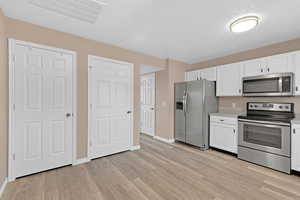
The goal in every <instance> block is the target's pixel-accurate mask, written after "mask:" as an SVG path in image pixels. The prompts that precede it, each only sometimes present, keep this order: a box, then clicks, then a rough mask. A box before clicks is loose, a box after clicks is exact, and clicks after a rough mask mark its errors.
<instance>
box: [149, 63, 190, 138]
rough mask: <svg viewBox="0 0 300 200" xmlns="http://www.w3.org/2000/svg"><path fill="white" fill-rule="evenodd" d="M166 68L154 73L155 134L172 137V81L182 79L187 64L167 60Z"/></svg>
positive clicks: (180, 80)
mask: <svg viewBox="0 0 300 200" xmlns="http://www.w3.org/2000/svg"><path fill="white" fill-rule="evenodd" d="M166 65H167V69H166V70H163V71H159V72H157V73H156V133H155V135H156V136H159V137H162V138H165V139H174V83H176V82H182V81H184V72H185V70H186V68H187V66H188V64H186V63H183V62H180V61H176V60H171V59H169V60H167V63H166Z"/></svg>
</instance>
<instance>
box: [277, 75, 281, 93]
mask: <svg viewBox="0 0 300 200" xmlns="http://www.w3.org/2000/svg"><path fill="white" fill-rule="evenodd" d="M278 81H279V82H278V86H279V92H282V77H280V78H279V80H278Z"/></svg>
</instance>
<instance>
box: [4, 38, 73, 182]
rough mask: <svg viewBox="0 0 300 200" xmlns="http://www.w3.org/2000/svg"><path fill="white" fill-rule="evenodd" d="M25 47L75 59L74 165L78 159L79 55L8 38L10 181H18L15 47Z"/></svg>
mask: <svg viewBox="0 0 300 200" xmlns="http://www.w3.org/2000/svg"><path fill="white" fill-rule="evenodd" d="M17 44H19V45H23V46H30V47H35V48H40V49H43V50H48V51H54V52H57V53H62V54H69V55H71V56H72V58H73V66H72V141H71V145H72V163H71V164H72V165H74V164H76V159H77V155H76V154H77V53H76V52H74V51H70V50H66V49H61V48H55V47H50V46H47V45H41V44H36V43H32V42H26V41H21V40H16V39H13V38H8V60H9V62H8V70H9V124H8V127H9V131H8V181H9V182H11V181H14V180H15V179H16V177H15V174H14V155H13V154H14V150H15V148H14V141H13V138H14V134H15V133H14V126H15V121H14V120H15V113H14V91H15V88H14V80H15V74H14V69H15V55H14V52H15V46H16V45H17Z"/></svg>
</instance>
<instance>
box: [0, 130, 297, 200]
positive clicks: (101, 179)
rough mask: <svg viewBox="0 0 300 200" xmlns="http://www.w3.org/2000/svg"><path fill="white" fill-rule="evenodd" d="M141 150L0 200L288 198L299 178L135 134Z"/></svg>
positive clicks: (39, 177) (28, 183) (34, 179)
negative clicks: (139, 140) (137, 136)
mask: <svg viewBox="0 0 300 200" xmlns="http://www.w3.org/2000/svg"><path fill="white" fill-rule="evenodd" d="M141 147H142V148H141V150H138V151H132V152H125V153H120V154H116V155H112V156H108V157H105V158H100V159H96V160H93V161H92V162H90V163H87V164H83V165H79V166H75V167H72V166H70V167H64V168H60V169H56V170H52V171H47V172H44V173H40V174H36V175H32V176H28V177H25V178H21V179H17V180H16V181H15V182H13V183H9V184H8V186H7V188H6V190H5V192H4V193H3V196H2V198H1V200H96V199H97V200H123V199H124V200H192V199H195V200H196V199H197V200H202V199H203V200H227V199H228V200H235V199H236V200H244V199H245V200H252V199H256V200H285V199H287V200H292V199H300V177H299V176H293V175H292V176H290V175H286V174H283V173H280V172H276V171H273V170H270V169H267V168H263V167H260V166H257V165H254V164H250V163H247V162H244V161H241V160H238V159H237V158H236V157H234V156H231V155H227V154H224V153H221V152H217V151H214V150H209V151H206V152H202V151H199V150H198V149H194V148H191V147H189V146H185V145H182V144H173V145H168V144H165V143H161V142H159V141H157V140H153V139H152V138H151V137H148V136H144V135H142V136H141Z"/></svg>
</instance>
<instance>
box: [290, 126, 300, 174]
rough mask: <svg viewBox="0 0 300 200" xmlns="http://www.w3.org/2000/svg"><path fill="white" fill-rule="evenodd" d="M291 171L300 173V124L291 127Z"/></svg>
mask: <svg viewBox="0 0 300 200" xmlns="http://www.w3.org/2000/svg"><path fill="white" fill-rule="evenodd" d="M291 149H292V155H291V157H292V170H295V171H300V124H293V125H292V148H291Z"/></svg>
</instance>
